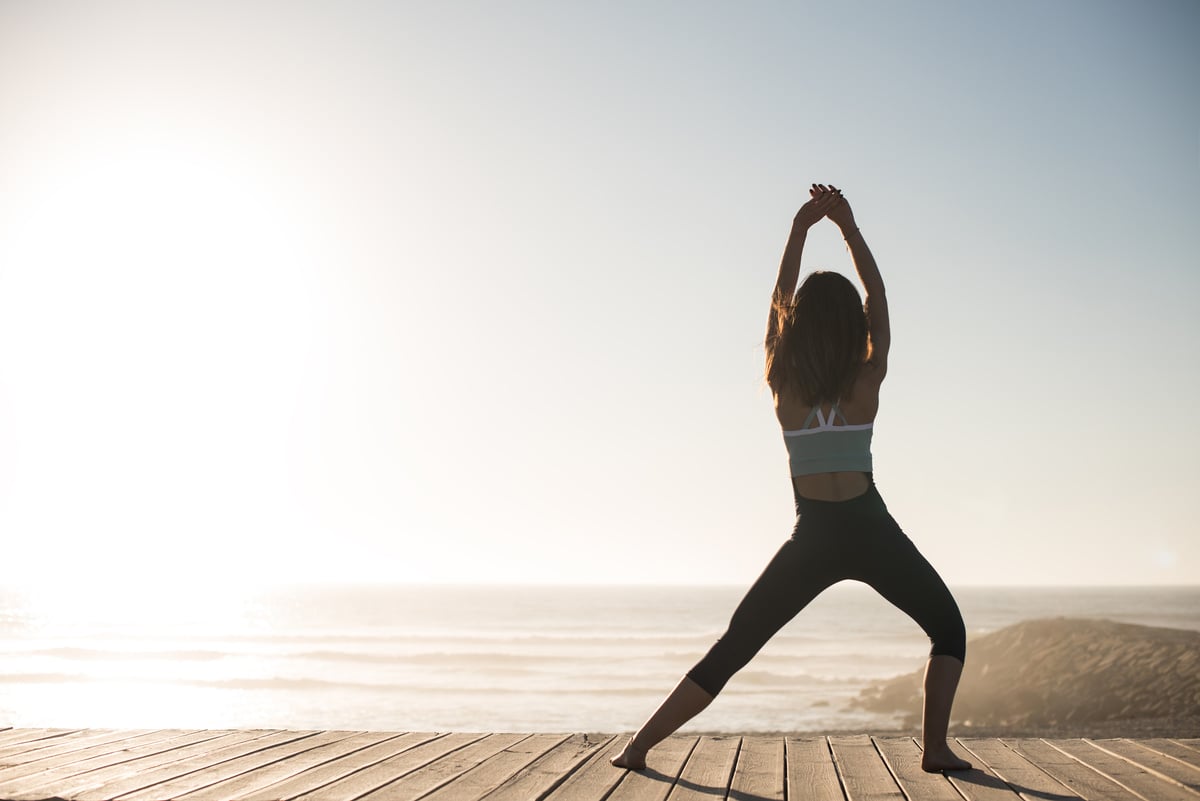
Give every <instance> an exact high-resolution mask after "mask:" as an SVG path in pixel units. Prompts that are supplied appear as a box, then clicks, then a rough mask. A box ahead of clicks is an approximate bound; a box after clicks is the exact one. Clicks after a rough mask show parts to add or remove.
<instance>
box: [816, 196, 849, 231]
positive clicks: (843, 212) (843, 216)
mask: <svg viewBox="0 0 1200 801" xmlns="http://www.w3.org/2000/svg"><path fill="white" fill-rule="evenodd" d="M821 188H822V189H825V190H826V191H828V192H832V193H833V194H834V196H836V198H837V201H836V202H835V203H834V204H833V205H832V206H830V208H829V210H828V211H827V212H825V216H827V217H828V218H829V219H831V220H833V222H834V224H836V225H837V227H838V228H841V229H842V231H843V232H845V231H853V230H854V229H855V228H857V227H858V226H857V225H855V224H854V212H853V211H851V210H850V203H849V201H847V200H846V198H844V197H842V190H840V189H838V188H837V187H836V186H832V185H830V186H824V185H821Z"/></svg>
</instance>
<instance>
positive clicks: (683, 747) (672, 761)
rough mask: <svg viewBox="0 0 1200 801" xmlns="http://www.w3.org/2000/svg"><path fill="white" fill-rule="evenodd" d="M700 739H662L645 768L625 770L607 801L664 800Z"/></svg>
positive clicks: (677, 736)
mask: <svg viewBox="0 0 1200 801" xmlns="http://www.w3.org/2000/svg"><path fill="white" fill-rule="evenodd" d="M699 742H700V738H699V737H696V736H694V735H684V734H675V735H672V736H670V737H668V738H667V739H665V740H663V741H662V742H661V743H659V744H658V745H656V746H655V747H654V748H652V749H650V753H649V754H647V755H646V769H645V770H624V771H623V772H624V774H625V775H624V776H622V777H621V781H620V783H619V784H618V785H617V787H616V789H615V790H613V792H612V795H610V796H608V798H607V799H606V800H605V801H662V800H663V799H664V798H666V797H667V794H668V793H670V792H671V788H673V787H674V786H675V780H676V779H677V778H678V777H679V774H680V772H681V771H682V770H683V766H684V764H685V763H686V762H687V761H688V757H690V756H691V754H692V750H693V749H695V747H696V744H697V743H699ZM609 767H610V768H612V770H614V771H622V769H621V768H613V767H612V766H611V765H610V766H609ZM572 801H574V799H572Z"/></svg>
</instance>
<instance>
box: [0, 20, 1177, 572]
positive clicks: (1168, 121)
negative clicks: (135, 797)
mask: <svg viewBox="0 0 1200 801" xmlns="http://www.w3.org/2000/svg"><path fill="white" fill-rule="evenodd" d="M1198 38H1200V6H1197V5H1196V4H1195V3H1193V2H1160V1H1158V0H1155V1H1153V2H1145V3H1133V2H1125V3H1116V2H1091V1H1090V0H1089V1H1088V2H1079V1H1077V0H1066V1H1064V2H1056V3H1038V2H1012V3H1004V4H997V3H982V2H953V3H952V2H914V3H904V4H896V3H888V2H848V3H836V4H835V3H771V2H761V3H759V2H754V3H744V4H724V3H708V2H693V3H665V2H664V3H658V2H651V3H641V2H605V3H585V2H580V3H561V2H513V3H504V4H495V3H487V2H478V3H467V2H445V3H399V2H398V3H369V2H344V3H334V2H328V3H315V2H291V3H270V2H262V3H253V4H241V3H238V4H234V3H222V2H211V3H209V2H206V3H183V2H141V3H134V2H113V3H105V4H94V3H83V2H79V3H65V2H53V1H51V2H37V3H19V2H0V536H2V537H3V542H4V555H3V559H2V560H0V581H3V582H7V583H19V582H28V581H32V582H40V583H43V584H54V583H56V582H57V583H59V584H60V585H61V586H64V587H66V586H71V587H90V588H94V587H96V586H97V585H99V586H124V587H129V586H150V585H156V586H163V585H166V586H172V585H182V584H184V583H196V584H201V585H205V586H210V587H235V586H239V585H247V584H261V583H286V582H293V581H300V582H309V581H321V582H377V581H386V582H451V583H472V584H473V583H493V582H500V583H510V582H536V583H603V584H623V583H667V584H710V583H722V584H746V583H749V582H750V581H752V580H753V579H754V577H755V576H757V574H758V573H759V571H760V570H761V569H762V567H763V565H765V563H766V562H767V560H768V559H769V558H770V557H771V555H772V554H773V553H774V552H775V550H776V549H777V548H778V547H779V545H780V544H781V543H782V542H783V541H784V540H785V539H786V538H787V537H788V535H789V534H790V531H791V525H792V522H793V516H794V511H793V508H792V498H791V487H790V483H789V481H788V473H787V457H786V451H785V449H784V445H783V441H782V437H781V436H780V433H779V428H778V424H777V423H776V421H775V419H774V415H773V413H772V406H771V399H770V394H769V392H768V391H767V390H766V388H765V386H764V383H763V380H762V361H763V350H762V336H763V332H764V330H765V324H766V312H767V307H768V300H769V297H770V292H771V289H772V287H773V285H774V280H775V275H776V271H777V269H778V263H779V257H780V254H781V253H782V250H783V245H784V242H785V241H786V238H787V233H788V230H789V226H790V222H791V219H792V216H793V215H794V214H795V211H796V209H797V208H798V207H799V205H800V204H801V203H803V202H804V200H805V199H806V197H807V189H806V188H807V187H808V186H809V185H810V184H811V183H813V182H823V183H833V184H836V185H837V186H839V187H840V188H842V189H843V191H844V192H845V195H846V197H847V198H848V199H849V201H850V203H851V205H852V207H853V209H854V211H855V215H856V218H857V221H858V224H859V226H860V227H861V229H862V230H863V232H864V234H865V237H866V240H867V242H868V243H869V244H870V246H871V248H872V250H873V252H874V253H875V256H876V259H877V260H878V263H879V266H880V269H881V272H882V274H883V277H884V280H885V282H886V285H887V291H888V298H889V304H890V307H891V317H892V333H893V344H892V350H891V355H890V359H889V374H888V379H887V381H886V382H885V384H884V388H883V393H882V400H881V409H880V413H879V416H878V418H877V420H876V430H875V438H874V457H875V479H876V482H877V484H878V486H879V489H880V492H881V493H882V494H883V497H884V498H885V499H886V500H887V503H888V506H889V509H890V510H891V512H892V514H893V515H894V516H895V517H896V519H897V520H898V521H899V522H900V525H901V526H902V527H903V528H904V530H905V531H906V533H908V535H909V536H910V537H911V538H912V539H913V541H914V542H916V543H917V545H918V547H919V548H920V549H921V550H922V552H923V553H925V555H926V556H927V557H928V558H929V560H930V561H931V562H932V563H933V564H934V566H935V567H936V568H937V569H938V570H939V572H941V574H942V576H943V577H944V578H945V580H946V581H947V583H948V584H950V585H951V586H952V587H953V586H956V585H957V586H962V585H989V584H990V585H998V584H1005V585H1009V584H1017V585H1020V584H1057V585H1108V584H1137V585H1149V584H1197V583H1200V537H1198V536H1197V534H1200V528H1198V525H1197V522H1196V517H1195V514H1194V512H1193V510H1192V506H1193V505H1194V502H1195V501H1194V499H1195V497H1196V490H1197V488H1200V466H1198V464H1197V459H1196V457H1195V454H1196V452H1197V448H1198V446H1200V422H1197V416H1196V414H1195V412H1194V408H1195V405H1196V400H1195V398H1196V396H1197V394H1200V370H1198V369H1197V368H1198V360H1197V355H1196V354H1197V351H1198V350H1200V324H1198V323H1197V315H1196V312H1195V304H1196V298H1197V296H1198V295H1200V258H1198V257H1197V252H1198V251H1200V225H1197V223H1196V221H1197V220H1198V219H1200V102H1198V98H1200V94H1198V93H1197V90H1196V86H1197V79H1198V78H1200V49H1197V48H1196V47H1195V42H1196V41H1197V39H1198ZM813 269H834V270H840V271H843V272H845V273H847V274H849V275H852V274H853V273H852V270H853V268H852V264H851V262H850V259H849V254H848V253H847V252H846V250H845V248H844V246H843V244H842V241H841V238H840V236H839V235H838V233H837V231H836V229H835V228H834V227H833V225H832V224H831V223H829V222H828V221H824V222H822V223H820V224H818V226H817V227H816V228H814V229H813V231H812V232H811V233H810V236H809V239H808V245H807V248H806V251H805V254H804V263H803V272H808V271H810V270H813Z"/></svg>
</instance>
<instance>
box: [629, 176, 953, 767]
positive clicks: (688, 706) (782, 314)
mask: <svg viewBox="0 0 1200 801" xmlns="http://www.w3.org/2000/svg"><path fill="white" fill-rule="evenodd" d="M809 194H810V195H811V197H810V199H809V200H808V202H807V203H805V204H804V205H803V206H802V207H801V208H800V211H799V212H797V214H796V218H795V220H794V221H793V223H792V233H791V236H790V237H789V238H788V243H787V247H786V248H785V249H784V251H783V261H782V263H781V264H780V266H779V279H778V280H777V281H776V283H775V292H774V294H773V295H772V296H771V316H770V318H769V321H768V324H767V339H766V351H767V368H766V378H767V383H768V385H769V386H770V387H771V393H772V395H773V396H774V399H775V415H776V417H778V418H779V423H780V425H781V426H782V427H783V436H784V442H785V444H786V445H787V450H788V458H789V462H790V465H791V473H792V488H793V492H794V495H795V499H796V527H795V529H794V530H793V532H792V536H791V538H790V539H789V540H788V541H787V542H785V543H784V544H783V547H781V548H780V549H779V552H778V553H777V554H776V555H775V557H774V558H773V559H772V560H771V562H770V564H768V565H767V567H766V569H765V570H764V571H763V573H762V575H761V576H759V578H758V580H757V581H755V582H754V585H753V586H752V587H751V588H750V590H749V592H747V593H746V597H745V598H743V599H742V602H741V603H740V604H739V605H738V607H737V610H736V611H735V612H734V613H733V618H732V619H731V620H730V622H729V628H728V629H727V630H726V631H725V633H724V634H723V635H722V636H721V637H720V639H718V640H717V642H716V643H715V644H714V645H713V646H712V648H711V649H710V650H709V652H708V654H706V655H705V657H704V658H703V659H701V660H700V661H699V662H698V663H697V664H696V666H695V667H693V668H692V669H691V670H690V671H688V673H687V675H685V676H684V677H683V679H682V680H681V681H680V682H679V684H678V685H677V686H676V687H675V689H674V690H673V691H672V692H671V694H670V695H669V696H667V699H666V700H665V701H663V703H662V705H661V706H660V707H659V708H658V710H657V711H656V712H655V713H654V714H653V715H651V716H650V719H649V720H647V721H646V723H645V724H644V725H643V726H642V727H641V729H639V730H638V732H637V733H636V734H635V735H634V736H633V738H632V739H630V741H629V743H628V744H627V745H626V746H625V748H624V750H623V751H622V752H621V753H620V754H618V755H617V756H615V757H613V759H612V760H611V761H612V764H614V765H616V766H617V767H623V768H631V769H633V770H642V769H644V768H645V767H646V752H647V751H649V750H650V749H651V748H653V747H654V746H655V745H656V744H658V743H659V742H661V741H662V740H663V739H665V738H666V737H667V736H668V735H670V734H672V733H673V732H674V731H675V730H676V729H678V728H679V727H680V726H682V725H683V724H684V723H686V722H687V721H689V720H691V719H692V718H693V717H695V716H696V715H697V714H698V713H699V712H700V711H701V710H703V709H704V708H705V707H707V706H708V705H709V703H711V702H712V699H713V698H714V697H715V696H716V695H717V693H719V692H720V691H721V688H723V687H724V686H725V683H726V682H727V681H729V678H730V677H731V676H733V674H734V673H736V672H737V671H738V670H740V669H741V668H742V667H744V666H745V665H746V664H747V663H748V662H749V661H750V659H751V658H752V657H753V656H754V655H755V654H756V653H758V651H759V649H760V648H762V646H763V645H765V644H766V642H767V640H769V639H770V638H771V637H772V636H773V635H774V634H775V632H777V631H778V630H779V629H780V628H782V627H783V625H784V624H785V623H787V622H788V621H789V620H791V619H792V618H793V617H794V616H795V615H796V613H797V612H799V611H800V610H801V609H803V608H804V607H805V606H806V605H807V604H808V603H809V602H810V601H811V600H812V599H813V598H815V597H816V596H817V595H818V594H819V593H820V592H821V591H823V590H824V589H825V588H827V587H829V586H830V585H831V584H834V583H836V582H838V581H841V580H843V579H856V580H858V581H862V582H864V583H866V584H869V585H870V586H872V587H874V588H875V590H876V591H877V592H879V593H880V594H881V595H882V596H883V597H884V598H886V599H887V600H888V601H890V602H892V603H893V604H895V605H896V606H897V607H899V608H900V609H901V610H902V611H903V612H905V613H906V614H908V615H909V616H910V617H912V618H913V620H915V621H916V622H917V623H918V624H919V625H920V626H921V628H922V629H924V630H925V633H926V634H928V635H929V638H930V640H931V642H932V648H931V649H930V657H929V662H928V664H927V665H926V669H925V705H924V715H923V721H922V730H923V732H922V737H923V741H924V750H923V753H922V757H921V767H922V768H923V769H924V770H926V771H929V772H931V773H932V772H937V771H943V770H966V769H968V768H970V767H971V765H970V763H969V762H966V761H965V760H962V759H959V758H958V757H957V756H955V754H954V752H953V751H951V750H950V747H949V745H948V744H947V743H946V728H947V726H948V724H949V721H950V706H951V704H952V703H953V701H954V691H955V689H956V688H957V687H958V678H959V675H960V674H961V673H962V665H963V658H964V656H965V654H966V632H965V629H964V627H963V621H962V615H961V614H960V613H959V611H958V605H957V604H956V603H955V602H954V597H953V596H952V595H951V594H950V591H949V590H948V589H947V588H946V585H945V583H943V581H942V579H941V578H940V577H939V576H938V574H937V573H936V572H935V571H934V569H933V568H932V567H931V566H930V565H929V563H928V562H927V561H925V558H924V557H923V556H921V554H920V552H919V551H917V549H916V546H914V545H913V544H912V542H911V541H910V540H909V539H908V537H906V536H905V534H904V532H903V531H901V530H900V527H899V526H898V525H897V524H896V521H895V520H893V519H892V517H891V515H890V514H888V511H887V507H886V506H885V505H884V503H883V499H882V498H881V497H880V496H879V493H878V491H877V490H876V489H875V482H874V480H873V478H872V472H871V450H870V445H871V428H872V425H873V422H874V420H875V415H876V412H877V411H878V410H879V386H880V384H881V383H882V382H883V378H884V375H886V373H887V356H888V348H889V346H890V345H891V332H890V330H889V326H888V307H887V298H886V297H885V295H884V291H883V279H882V278H881V277H880V275H879V269H878V268H877V267H876V266H875V259H874V257H873V256H872V255H871V251H870V250H868V249H867V243H866V242H865V241H863V235H862V232H861V231H859V229H858V226H857V225H855V223H854V214H853V213H852V212H851V210H850V205H849V203H847V201H846V199H845V198H844V197H843V196H842V193H841V191H839V190H838V189H837V188H836V187H833V186H825V185H824V184H813V186H812V189H811V190H809ZM824 217H828V218H829V219H830V220H832V221H833V222H834V223H836V224H837V226H838V228H840V229H841V231H842V236H843V237H844V238H845V240H846V243H847V244H848V245H849V248H850V253H851V255H852V257H853V259H854V267H855V269H856V270H857V271H858V276H859V278H860V279H861V280H862V283H863V288H864V289H865V290H866V303H865V304H864V303H863V302H862V301H861V299H860V298H859V295H858V291H857V289H855V287H854V285H853V284H852V283H850V281H849V280H847V279H846V278H845V277H843V276H841V275H839V274H838V273H831V272H821V271H818V272H815V273H812V274H811V275H809V276H808V277H807V278H806V279H805V281H804V284H803V285H802V286H801V287H800V291H799V292H796V293H795V297H793V292H795V289H796V281H797V279H798V277H799V275H800V255H801V252H802V251H803V249H804V241H805V238H806V237H807V235H808V229H809V228H810V227H812V226H813V225H814V224H816V223H817V222H819V221H820V220H821V219H822V218H824Z"/></svg>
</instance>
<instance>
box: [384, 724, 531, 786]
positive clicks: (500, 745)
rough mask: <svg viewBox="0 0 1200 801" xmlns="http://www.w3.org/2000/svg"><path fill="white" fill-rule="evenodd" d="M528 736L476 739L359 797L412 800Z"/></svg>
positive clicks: (507, 735)
mask: <svg viewBox="0 0 1200 801" xmlns="http://www.w3.org/2000/svg"><path fill="white" fill-rule="evenodd" d="M530 736H531V735H528V734H489V735H487V736H485V737H484V738H483V739H482V740H477V741H475V742H474V743H472V744H471V745H468V746H466V747H465V748H460V749H458V750H457V751H452V752H451V753H449V754H447V755H446V756H444V757H442V758H441V759H438V760H436V761H434V762H431V763H429V764H427V765H424V766H423V767H420V768H417V769H416V770H414V771H411V772H409V773H407V775H405V776H404V777H403V778H394V779H393V780H391V781H389V782H388V783H387V784H385V785H383V786H382V787H379V788H377V789H374V790H372V791H371V792H369V793H367V794H366V795H364V796H362V798H364V799H367V798H374V799H376V801H381V800H382V799H386V801H416V799H418V798H423V797H425V796H426V795H428V794H429V793H431V792H433V791H434V790H436V789H438V788H439V787H441V786H442V785H444V784H448V783H450V782H452V781H454V780H455V779H457V778H458V777H459V776H461V775H462V774H464V773H466V772H467V771H469V770H470V769H471V768H474V767H475V766H476V765H479V764H481V763H483V762H484V761H486V760H488V759H490V758H491V757H493V756H495V755H496V754H498V753H500V752H501V751H503V750H504V749H506V748H510V747H512V746H514V745H516V744H517V743H519V742H521V741H522V740H525V739H528V738H529V737H530Z"/></svg>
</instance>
